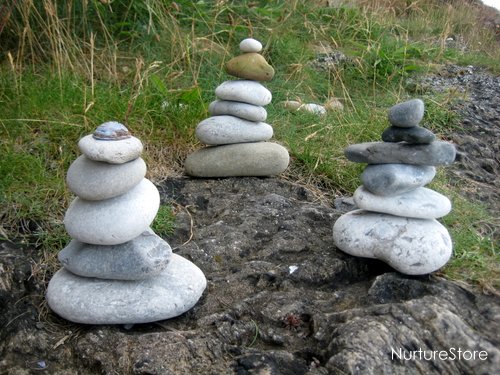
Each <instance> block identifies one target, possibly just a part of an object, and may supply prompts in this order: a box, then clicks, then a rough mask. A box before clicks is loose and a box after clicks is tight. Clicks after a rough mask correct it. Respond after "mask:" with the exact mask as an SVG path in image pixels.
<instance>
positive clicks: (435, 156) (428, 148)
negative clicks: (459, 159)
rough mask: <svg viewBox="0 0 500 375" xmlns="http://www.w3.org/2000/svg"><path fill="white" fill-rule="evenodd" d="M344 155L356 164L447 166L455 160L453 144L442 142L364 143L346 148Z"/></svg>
mask: <svg viewBox="0 0 500 375" xmlns="http://www.w3.org/2000/svg"><path fill="white" fill-rule="evenodd" d="M344 153H345V156H346V157H347V159H349V160H351V161H354V162H356V163H368V164H388V163H390V164H415V165H447V164H451V163H453V161H454V160H455V155H456V150H455V146H453V144H451V143H448V142H443V141H436V142H432V143H431V144H428V145H412V144H407V143H388V142H366V143H358V144H354V145H351V146H348V147H347V148H346V149H345V151H344Z"/></svg>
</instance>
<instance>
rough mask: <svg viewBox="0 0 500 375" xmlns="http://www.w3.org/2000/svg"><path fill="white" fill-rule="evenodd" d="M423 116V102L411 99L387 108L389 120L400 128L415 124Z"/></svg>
mask: <svg viewBox="0 0 500 375" xmlns="http://www.w3.org/2000/svg"><path fill="white" fill-rule="evenodd" d="M423 118H424V102H423V101H422V100H420V99H412V100H408V101H406V102H403V103H399V104H396V105H395V106H393V107H391V108H390V109H389V122H390V123H391V124H392V125H394V126H399V127H401V128H411V127H413V126H417V125H418V124H419V123H420V121H422V119H423Z"/></svg>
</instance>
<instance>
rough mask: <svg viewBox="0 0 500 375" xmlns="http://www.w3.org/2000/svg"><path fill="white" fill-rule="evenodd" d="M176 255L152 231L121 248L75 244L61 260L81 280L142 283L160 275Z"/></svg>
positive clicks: (65, 251) (72, 244) (63, 251)
mask: <svg viewBox="0 0 500 375" xmlns="http://www.w3.org/2000/svg"><path fill="white" fill-rule="evenodd" d="M171 255H172V249H171V248H170V246H169V244H168V243H167V242H166V241H164V240H163V239H161V238H160V237H159V236H157V235H156V234H155V233H154V232H153V231H152V230H151V229H148V230H146V231H144V232H143V233H141V234H140V235H139V236H137V237H135V238H134V239H132V240H130V241H128V242H125V243H123V244H119V245H91V244H86V243H83V242H80V241H77V240H72V241H71V242H70V243H69V245H68V246H66V247H65V248H64V249H62V250H61V251H60V252H59V254H58V258H59V261H60V262H61V263H62V265H63V266H64V268H66V269H67V270H68V271H70V272H72V273H74V274H75V275H78V276H84V277H97V278H99V279H112V280H142V279H147V278H149V277H152V276H156V275H159V274H160V273H161V271H163V270H164V269H165V267H167V265H168V262H169V260H170V256H171Z"/></svg>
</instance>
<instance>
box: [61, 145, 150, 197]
mask: <svg viewBox="0 0 500 375" xmlns="http://www.w3.org/2000/svg"><path fill="white" fill-rule="evenodd" d="M145 175H146V163H144V160H142V158H137V159H134V160H132V161H129V162H126V163H122V164H109V163H104V162H101V161H94V160H90V159H89V158H87V157H86V156H85V155H80V156H79V157H78V158H77V159H76V160H75V161H74V162H73V163H72V164H71V165H70V167H69V168H68V173H67V175H66V183H67V184H68V188H69V190H71V191H72V192H73V193H75V194H76V195H78V196H79V197H80V198H83V199H87V200H103V199H108V198H113V197H116V196H118V195H121V194H123V193H126V192H127V191H129V190H130V189H132V188H133V187H134V186H135V185H137V184H138V183H139V182H141V180H142V179H143V178H144V176H145Z"/></svg>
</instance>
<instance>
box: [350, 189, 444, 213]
mask: <svg viewBox="0 0 500 375" xmlns="http://www.w3.org/2000/svg"><path fill="white" fill-rule="evenodd" d="M353 198H354V202H355V203H356V205H357V206H358V207H359V208H361V209H363V210H367V211H374V212H382V213H386V214H390V215H395V216H403V217H413V218H417V219H437V218H440V217H442V216H445V215H447V214H448V213H449V212H450V211H451V202H450V200H449V199H448V198H446V197H445V196H444V195H442V194H439V193H438V192H437V191H434V190H431V189H427V188H424V187H419V188H416V189H414V190H411V191H407V192H406V193H403V194H400V195H395V196H390V197H384V196H381V195H375V194H372V193H370V192H369V191H368V190H366V189H365V188H364V186H360V187H359V188H357V189H356V191H355V192H354V197H353Z"/></svg>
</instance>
